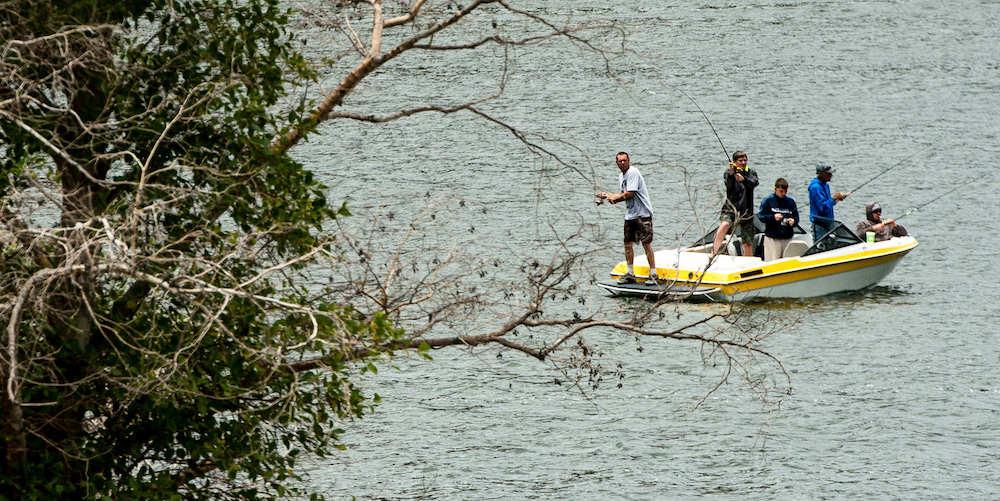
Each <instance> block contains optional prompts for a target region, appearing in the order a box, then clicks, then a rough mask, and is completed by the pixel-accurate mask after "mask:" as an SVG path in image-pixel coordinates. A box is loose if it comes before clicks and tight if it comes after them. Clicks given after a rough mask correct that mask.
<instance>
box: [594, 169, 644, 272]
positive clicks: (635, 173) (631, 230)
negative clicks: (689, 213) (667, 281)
mask: <svg viewBox="0 0 1000 501" xmlns="http://www.w3.org/2000/svg"><path fill="white" fill-rule="evenodd" d="M615 163H616V164H618V170H620V171H621V174H619V175H618V185H619V186H620V187H621V191H620V192H618V193H608V192H606V191H601V192H598V193H597V198H598V199H600V200H607V201H608V202H611V203H612V204H615V203H618V202H621V201H623V200H624V201H625V263H626V264H627V265H628V271H627V272H626V273H625V275H623V276H622V277H621V279H619V280H618V283H620V284H634V283H635V273H634V272H633V271H632V261H633V259H634V258H635V251H634V250H633V249H632V246H633V244H635V243H636V242H641V243H642V248H643V250H645V251H646V262H647V263H649V275H647V276H648V277H649V281H650V282H652V283H653V284H654V285H655V284H656V283H657V279H658V278H659V277H658V276H657V274H656V258H655V255H654V254H653V205H652V203H650V201H649V192H648V191H647V190H646V180H645V179H643V178H642V174H641V173H639V169H637V168H635V167H630V165H629V163H630V162H629V156H628V153H626V152H624V151H619V152H618V154H617V155H615ZM647 283H648V282H647Z"/></svg>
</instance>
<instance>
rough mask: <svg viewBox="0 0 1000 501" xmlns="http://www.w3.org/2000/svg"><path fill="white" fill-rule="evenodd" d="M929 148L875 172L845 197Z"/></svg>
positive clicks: (807, 203) (804, 205) (806, 205)
mask: <svg viewBox="0 0 1000 501" xmlns="http://www.w3.org/2000/svg"><path fill="white" fill-rule="evenodd" d="M929 149H931V146H928V147H927V148H924V149H923V150H920V151H918V152H917V154H916V155H910V156H908V157H906V158H904V159H902V160H900V161H898V162H896V163H894V164H892V166H890V167H889V168H887V169H883V170H882V171H880V172H879V173H878V174H875V176H873V177H871V178H869V179H868V180H867V181H865V182H863V183H861V184H859V185H858V186H857V187H856V188H854V189H853V190H850V191H845V192H843V193H844V194H845V198H846V196H847V195H853V194H854V193H856V192H857V191H858V190H860V189H861V188H864V187H865V186H867V185H868V184H869V183H871V182H872V181H874V180H876V179H878V178H880V177H882V176H883V175H885V174H886V173H887V172H889V171H891V170H893V169H895V168H896V167H899V166H900V165H903V163H905V162H906V161H907V160H910V159H911V158H913V157H914V156H922V155H923V154H924V153H926V152H927V150H929ZM934 153H936V152H934ZM934 153H932V154H931V157H933V155H934ZM929 159H930V158H928V160H929ZM806 207H809V201H808V200H806V203H805V204H803V205H802V208H806Z"/></svg>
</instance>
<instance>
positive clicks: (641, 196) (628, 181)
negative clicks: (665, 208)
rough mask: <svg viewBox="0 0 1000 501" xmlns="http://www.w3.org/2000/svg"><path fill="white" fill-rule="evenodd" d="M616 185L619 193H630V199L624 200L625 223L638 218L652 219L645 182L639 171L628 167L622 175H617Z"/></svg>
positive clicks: (650, 204)
mask: <svg viewBox="0 0 1000 501" xmlns="http://www.w3.org/2000/svg"><path fill="white" fill-rule="evenodd" d="M618 184H619V185H620V186H621V191H623V192H625V191H631V192H632V198H629V199H628V200H625V220H626V221H630V220H632V219H638V218H640V217H653V204H652V203H651V202H650V201H649V192H648V191H646V180H645V179H643V178H642V174H640V173H639V169H636V168H635V167H629V168H628V170H627V171H625V172H624V173H623V174H619V175H618Z"/></svg>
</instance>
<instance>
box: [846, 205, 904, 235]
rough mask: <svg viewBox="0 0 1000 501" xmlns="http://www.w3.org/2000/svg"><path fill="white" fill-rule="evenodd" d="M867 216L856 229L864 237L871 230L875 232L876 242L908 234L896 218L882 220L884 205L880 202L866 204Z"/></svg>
mask: <svg viewBox="0 0 1000 501" xmlns="http://www.w3.org/2000/svg"><path fill="white" fill-rule="evenodd" d="M865 216H866V219H865V220H864V221H861V222H860V223H858V225H857V227H856V228H855V230H854V232H855V233H857V234H858V236H859V237H861V238H862V239H864V238H865V233H867V232H869V231H872V232H875V241H876V242H881V241H883V240H889V239H890V238H892V237H905V236H906V235H908V233H907V232H906V228H904V227H903V225H901V224H899V223H897V222H896V220H895V219H886V220H882V206H880V205H879V204H878V202H872V203H870V204H868V205H866V206H865Z"/></svg>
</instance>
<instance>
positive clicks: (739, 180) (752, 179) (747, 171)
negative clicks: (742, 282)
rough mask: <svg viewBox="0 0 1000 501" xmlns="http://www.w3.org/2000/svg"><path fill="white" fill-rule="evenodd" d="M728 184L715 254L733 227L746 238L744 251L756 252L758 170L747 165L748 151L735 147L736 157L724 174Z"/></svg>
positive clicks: (723, 176) (745, 254) (742, 237)
mask: <svg viewBox="0 0 1000 501" xmlns="http://www.w3.org/2000/svg"><path fill="white" fill-rule="evenodd" d="M722 181H723V183H725V185H726V200H725V201H724V202H723V204H722V214H721V215H720V216H719V229H718V230H716V231H715V241H713V242H712V254H718V253H719V250H720V249H721V248H722V243H723V241H724V240H725V239H726V234H727V233H729V228H730V227H733V233H734V234H735V235H737V236H739V237H740V240H742V241H743V255H744V256H753V236H754V233H756V232H757V230H756V228H754V226H753V209H754V205H753V189H754V188H756V187H757V183H758V180H757V171H755V170H753V169H751V168H749V167H747V153H746V152H745V151H734V152H733V161H732V162H730V163H729V168H728V169H726V172H725V174H723V175H722Z"/></svg>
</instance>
